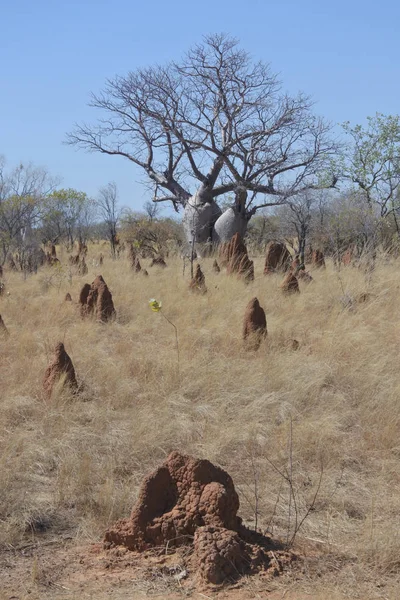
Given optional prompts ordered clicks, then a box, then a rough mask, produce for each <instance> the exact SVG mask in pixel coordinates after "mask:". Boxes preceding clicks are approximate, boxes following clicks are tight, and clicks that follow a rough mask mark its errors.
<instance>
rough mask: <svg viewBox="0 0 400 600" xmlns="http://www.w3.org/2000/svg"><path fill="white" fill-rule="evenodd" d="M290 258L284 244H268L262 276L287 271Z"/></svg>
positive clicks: (290, 261)
mask: <svg viewBox="0 0 400 600" xmlns="http://www.w3.org/2000/svg"><path fill="white" fill-rule="evenodd" d="M291 263H292V257H291V255H290V252H289V250H288V249H287V248H286V246H285V244H282V243H281V242H269V244H268V245H267V249H266V254H265V264H264V275H268V274H270V273H276V272H277V271H287V270H288V269H290V267H291Z"/></svg>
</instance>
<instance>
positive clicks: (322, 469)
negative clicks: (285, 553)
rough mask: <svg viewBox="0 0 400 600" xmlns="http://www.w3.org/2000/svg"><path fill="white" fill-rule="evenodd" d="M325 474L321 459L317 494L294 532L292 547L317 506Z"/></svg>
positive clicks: (291, 541)
mask: <svg viewBox="0 0 400 600" xmlns="http://www.w3.org/2000/svg"><path fill="white" fill-rule="evenodd" d="M323 474H324V464H323V462H322V459H321V472H320V475H319V481H318V485H317V489H316V491H315V494H314V497H313V499H312V501H311V504H310V506H309V507H308V509H307V511H306V514H305V515H304V517H303V518H302V519H301V521H300V523H299V524H298V525H297V526H296V529H295V532H294V534H293V536H292V539H291V540H290V545H292V544H293V542H294V540H295V538H296V535H297V533H298V531H299V530H300V528H301V526H302V525H303V523H304V521H305V520H306V519H307V517H308V515H309V514H310V512H311V511H312V510H313V508H314V506H315V502H316V500H317V497H318V494H319V490H320V489H321V484H322V476H323Z"/></svg>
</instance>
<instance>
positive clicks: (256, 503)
mask: <svg viewBox="0 0 400 600" xmlns="http://www.w3.org/2000/svg"><path fill="white" fill-rule="evenodd" d="M251 467H252V469H253V478H254V479H253V480H254V502H255V505H254V517H255V525H254V529H255V531H257V525H258V500H259V496H258V472H257V469H256V465H255V462H254V455H253V453H251Z"/></svg>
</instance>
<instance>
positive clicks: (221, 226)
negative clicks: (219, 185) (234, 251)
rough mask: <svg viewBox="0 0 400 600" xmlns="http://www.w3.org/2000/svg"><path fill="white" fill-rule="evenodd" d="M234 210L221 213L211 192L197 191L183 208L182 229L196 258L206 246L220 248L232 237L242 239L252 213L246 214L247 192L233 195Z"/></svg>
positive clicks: (202, 189) (242, 191)
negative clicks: (196, 254)
mask: <svg viewBox="0 0 400 600" xmlns="http://www.w3.org/2000/svg"><path fill="white" fill-rule="evenodd" d="M235 196H236V199H235V204H234V206H232V207H230V208H227V209H226V210H225V211H224V212H223V213H222V212H221V209H220V207H219V206H218V204H217V203H216V202H215V201H214V200H213V199H212V197H211V194H210V192H209V191H208V193H207V191H206V190H205V189H204V188H200V190H199V191H198V192H197V193H196V194H194V195H193V196H191V198H189V200H188V201H187V202H186V204H185V209H184V214H183V219H182V222H183V226H184V230H185V235H186V240H187V243H188V245H189V247H192V245H193V242H194V246H195V248H196V251H197V253H198V254H201V252H202V249H203V248H204V245H205V244H207V243H210V242H212V243H214V244H219V243H222V242H226V241H229V240H230V239H231V238H232V237H233V236H234V235H235V233H240V235H241V236H242V237H243V236H244V235H245V233H246V231H247V224H248V222H249V219H250V218H251V216H252V214H253V213H252V212H247V211H246V208H245V206H246V198H247V193H246V190H238V191H237V192H236V193H235Z"/></svg>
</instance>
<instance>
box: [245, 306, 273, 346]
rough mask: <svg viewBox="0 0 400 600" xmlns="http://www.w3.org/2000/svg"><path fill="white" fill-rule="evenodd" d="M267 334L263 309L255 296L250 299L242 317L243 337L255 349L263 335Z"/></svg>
mask: <svg viewBox="0 0 400 600" xmlns="http://www.w3.org/2000/svg"><path fill="white" fill-rule="evenodd" d="M266 335H267V320H266V318H265V312H264V309H263V308H262V307H261V306H260V303H259V301H258V299H257V298H253V299H252V300H250V302H249V303H248V305H247V307H246V311H245V313H244V319H243V339H244V340H245V342H246V343H247V344H250V345H251V346H252V347H253V348H254V349H255V350H257V349H258V348H259V346H260V344H261V340H262V338H263V337H265V336H266Z"/></svg>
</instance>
